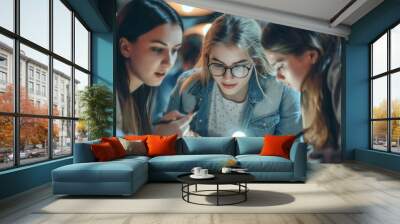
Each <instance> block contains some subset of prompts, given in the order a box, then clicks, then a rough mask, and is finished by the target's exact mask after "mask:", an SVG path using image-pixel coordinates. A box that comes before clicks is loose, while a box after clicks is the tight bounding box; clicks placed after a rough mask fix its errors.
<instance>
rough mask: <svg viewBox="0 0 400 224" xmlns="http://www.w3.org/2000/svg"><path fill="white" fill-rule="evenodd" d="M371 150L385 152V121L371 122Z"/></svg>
mask: <svg viewBox="0 0 400 224" xmlns="http://www.w3.org/2000/svg"><path fill="white" fill-rule="evenodd" d="M372 141H373V142H372V148H373V149H377V150H381V151H387V121H373V122H372Z"/></svg>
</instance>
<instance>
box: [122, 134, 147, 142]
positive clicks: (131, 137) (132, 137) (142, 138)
mask: <svg viewBox="0 0 400 224" xmlns="http://www.w3.org/2000/svg"><path fill="white" fill-rule="evenodd" d="M124 139H126V140H129V141H137V140H140V141H143V142H146V139H147V135H125V137H124Z"/></svg>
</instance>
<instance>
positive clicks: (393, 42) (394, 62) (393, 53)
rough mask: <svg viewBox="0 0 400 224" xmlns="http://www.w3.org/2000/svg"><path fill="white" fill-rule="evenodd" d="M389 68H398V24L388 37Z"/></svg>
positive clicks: (399, 64) (399, 60) (399, 27)
mask: <svg viewBox="0 0 400 224" xmlns="http://www.w3.org/2000/svg"><path fill="white" fill-rule="evenodd" d="M390 60H391V61H390V67H391V69H395V68H398V67H400V24H399V25H397V26H396V27H395V28H393V29H392V31H391V37H390Z"/></svg>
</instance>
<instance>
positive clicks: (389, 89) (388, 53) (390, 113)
mask: <svg viewBox="0 0 400 224" xmlns="http://www.w3.org/2000/svg"><path fill="white" fill-rule="evenodd" d="M386 54H387V59H388V60H387V65H386V66H387V71H389V70H390V29H389V31H388V32H387V52H386ZM391 77H392V76H391V74H390V73H389V74H387V90H388V92H387V98H388V105H387V110H388V118H391V117H392V105H391V104H392V100H391V81H390V80H391ZM391 124H392V121H391V120H389V121H388V141H389V143H388V152H391V151H392V135H391V132H392V131H391V129H392V125H391Z"/></svg>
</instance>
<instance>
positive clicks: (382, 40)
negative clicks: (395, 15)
mask: <svg viewBox="0 0 400 224" xmlns="http://www.w3.org/2000/svg"><path fill="white" fill-rule="evenodd" d="M370 52H371V76H370V84H371V90H370V95H371V116H370V118H371V119H370V120H371V129H370V130H371V143H370V144H371V148H372V149H374V150H380V151H385V152H392V153H400V88H399V87H400V24H397V25H396V26H394V27H392V28H390V29H389V30H387V31H386V32H385V33H384V34H382V35H381V36H379V37H378V38H377V39H376V40H375V41H373V42H372V43H371V44H370Z"/></svg>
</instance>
